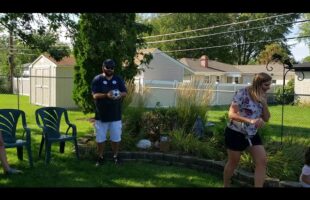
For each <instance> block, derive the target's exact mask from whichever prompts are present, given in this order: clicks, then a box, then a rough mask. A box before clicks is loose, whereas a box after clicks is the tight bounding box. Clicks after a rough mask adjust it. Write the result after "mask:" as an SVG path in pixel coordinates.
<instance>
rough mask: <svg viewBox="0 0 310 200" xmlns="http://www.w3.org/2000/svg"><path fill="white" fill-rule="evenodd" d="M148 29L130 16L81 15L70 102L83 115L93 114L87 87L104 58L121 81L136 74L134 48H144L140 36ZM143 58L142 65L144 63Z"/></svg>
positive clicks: (119, 14)
mask: <svg viewBox="0 0 310 200" xmlns="http://www.w3.org/2000/svg"><path fill="white" fill-rule="evenodd" d="M150 30H151V29H150V27H149V26H146V25H143V24H140V23H137V22H136V21H135V14H134V13H104V14H99V13H92V14H89V13H85V14H81V16H80V20H79V23H78V32H77V34H76V36H75V39H74V42H75V45H74V55H75V58H76V61H77V64H76V66H75V75H74V89H73V99H74V101H75V102H76V104H77V105H78V106H79V107H80V108H81V109H82V111H83V112H85V113H88V112H93V111H94V105H93V99H92V96H91V88H90V84H91V81H92V79H93V78H94V76H95V75H97V74H99V73H102V70H101V66H102V62H103V60H104V59H107V58H113V59H114V60H115V61H116V63H117V67H116V69H115V73H116V74H119V75H121V76H122V77H123V78H124V79H125V80H130V79H132V78H133V77H134V76H135V75H136V74H137V73H138V68H137V67H138V66H137V64H136V63H135V62H134V58H135V56H136V52H137V49H141V48H143V47H144V43H143V40H142V39H141V35H142V33H144V32H147V31H150ZM148 58H149V57H148V56H146V57H145V60H143V61H142V62H148V61H149V59H148Z"/></svg>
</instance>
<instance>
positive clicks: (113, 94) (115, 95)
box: [112, 89, 121, 99]
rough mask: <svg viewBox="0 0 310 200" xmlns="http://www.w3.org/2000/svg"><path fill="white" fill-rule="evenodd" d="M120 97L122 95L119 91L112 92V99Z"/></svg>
mask: <svg viewBox="0 0 310 200" xmlns="http://www.w3.org/2000/svg"><path fill="white" fill-rule="evenodd" d="M120 95H121V92H120V91H119V90H118V89H115V90H112V97H113V98H114V99H116V98H119V96H120Z"/></svg>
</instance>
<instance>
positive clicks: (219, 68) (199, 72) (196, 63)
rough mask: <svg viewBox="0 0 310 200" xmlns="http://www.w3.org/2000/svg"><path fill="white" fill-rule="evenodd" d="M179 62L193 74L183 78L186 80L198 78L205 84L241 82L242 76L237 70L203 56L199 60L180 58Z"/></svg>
mask: <svg viewBox="0 0 310 200" xmlns="http://www.w3.org/2000/svg"><path fill="white" fill-rule="evenodd" d="M180 62H181V63H183V64H184V65H186V66H187V67H188V68H189V69H190V70H192V71H193V72H194V73H193V74H188V76H185V77H184V79H186V80H191V79H193V78H195V79H197V78H198V79H202V80H203V81H204V82H205V83H215V82H217V83H240V80H241V75H242V74H241V72H240V70H239V69H237V68H236V67H234V66H232V65H229V64H225V63H222V62H218V61H215V60H209V59H208V57H207V56H205V55H203V56H201V58H199V59H195V58H182V59H180Z"/></svg>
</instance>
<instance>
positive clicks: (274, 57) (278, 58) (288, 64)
mask: <svg viewBox="0 0 310 200" xmlns="http://www.w3.org/2000/svg"><path fill="white" fill-rule="evenodd" d="M271 61H274V62H278V61H279V62H281V63H282V64H283V85H282V116H281V145H282V139H283V131H284V130H283V129H284V103H285V90H284V89H285V77H286V74H287V73H288V72H289V71H291V70H292V69H293V65H292V64H291V62H290V61H289V59H286V60H284V61H282V56H281V55H278V54H273V55H272V59H271ZM269 63H270V61H269V62H268V63H267V65H266V69H267V70H268V71H272V70H273V68H272V67H271V66H270V68H268V65H269ZM285 69H288V70H287V71H285Z"/></svg>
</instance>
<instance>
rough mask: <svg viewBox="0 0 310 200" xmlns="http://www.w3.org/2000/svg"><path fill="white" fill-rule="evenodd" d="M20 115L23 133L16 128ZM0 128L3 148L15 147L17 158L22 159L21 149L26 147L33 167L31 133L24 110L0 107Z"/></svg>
mask: <svg viewBox="0 0 310 200" xmlns="http://www.w3.org/2000/svg"><path fill="white" fill-rule="evenodd" d="M20 116H21V119H22V125H23V130H22V131H20V132H23V134H19V132H18V131H17V130H16V127H17V124H18V121H19V118H20ZM0 130H1V133H2V137H3V141H4V146H5V148H15V147H16V148H17V156H18V159H19V160H23V149H24V147H26V149H27V152H28V159H29V164H30V167H33V162H32V152H31V134H30V129H29V128H27V124H26V117H25V112H24V111H22V110H18V109H0ZM25 133H26V135H25Z"/></svg>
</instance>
